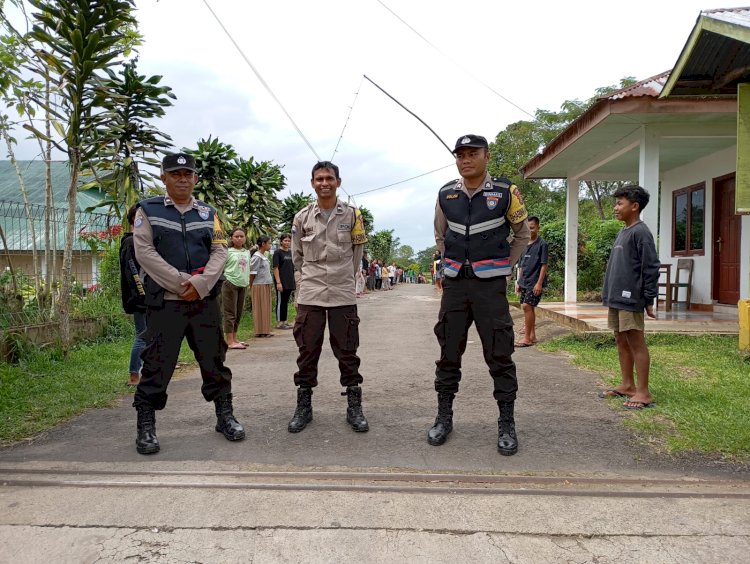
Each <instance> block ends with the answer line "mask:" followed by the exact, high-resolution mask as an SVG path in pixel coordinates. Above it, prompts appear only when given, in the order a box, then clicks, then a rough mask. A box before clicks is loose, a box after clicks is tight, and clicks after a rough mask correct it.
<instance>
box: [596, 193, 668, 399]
mask: <svg viewBox="0 0 750 564" xmlns="http://www.w3.org/2000/svg"><path fill="white" fill-rule="evenodd" d="M614 196H615V209H614V215H615V219H619V220H620V221H623V222H625V227H623V229H622V231H620V233H618V235H617V239H616V240H615V244H614V246H613V247H612V253H611V254H610V255H609V262H608V263H607V272H606V274H605V275H604V287H603V288H602V301H603V303H604V305H605V306H608V307H609V320H608V321H609V323H608V325H609V328H610V329H613V330H614V332H615V340H616V342H617V352H618V355H619V357H620V372H621V373H622V384H620V385H619V386H617V387H615V388H612V389H609V390H602V391H601V392H599V396H600V397H626V398H627V401H626V402H625V403H624V404H623V407H624V408H625V409H643V408H646V407H653V406H654V405H655V404H654V400H653V398H652V397H651V392H649V389H648V372H649V367H650V364H651V356H650V355H649V352H648V346H647V345H646V339H645V337H644V329H645V325H644V321H645V318H644V316H643V310H644V309H645V310H646V315H648V316H649V317H652V318H656V315H655V314H654V299H655V298H656V295H657V290H658V286H657V284H658V281H659V257H658V255H657V254H656V246H655V245H654V237H653V235H652V234H651V231H649V229H648V227H646V224H645V223H643V222H642V221H641V219H640V214H641V211H642V210H643V208H645V207H646V205H647V204H648V201H649V194H648V192H647V191H646V190H644V189H643V188H641V187H640V186H622V187H621V188H618V189H617V190H615V193H614ZM634 368H635V372H636V373H637V374H638V382H637V384H636V382H635V379H634V372H633V369H634Z"/></svg>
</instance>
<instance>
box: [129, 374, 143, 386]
mask: <svg viewBox="0 0 750 564" xmlns="http://www.w3.org/2000/svg"><path fill="white" fill-rule="evenodd" d="M140 379H141V378H140V376H139V375H138V373H137V372H135V373H131V374H130V378H129V379H128V386H137V385H138V382H139V381H140Z"/></svg>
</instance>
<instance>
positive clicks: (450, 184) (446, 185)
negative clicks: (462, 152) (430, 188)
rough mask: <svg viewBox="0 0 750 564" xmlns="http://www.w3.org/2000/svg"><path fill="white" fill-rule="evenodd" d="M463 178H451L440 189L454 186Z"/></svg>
mask: <svg viewBox="0 0 750 564" xmlns="http://www.w3.org/2000/svg"><path fill="white" fill-rule="evenodd" d="M459 180H461V179H460V178H456V179H455V180H451V181H450V182H447V183H446V184H443V185H442V186H441V188H440V190H445V189H446V188H453V187H454V186H455V185H456V184H458V181H459Z"/></svg>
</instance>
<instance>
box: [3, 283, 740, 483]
mask: <svg viewBox="0 0 750 564" xmlns="http://www.w3.org/2000/svg"><path fill="white" fill-rule="evenodd" d="M439 299H440V298H439V295H438V293H437V291H436V290H435V289H434V288H433V287H432V286H429V285H401V286H398V287H397V288H396V289H395V290H394V291H391V292H376V293H371V294H368V295H367V296H365V297H363V298H361V299H360V300H359V301H358V305H359V313H360V317H361V319H362V322H361V326H360V327H361V333H360V341H361V343H360V356H361V358H362V367H361V372H362V374H363V376H364V378H365V381H364V384H363V390H364V410H365V414H366V415H367V418H368V420H369V422H370V429H371V430H370V432H369V433H365V434H356V433H354V432H353V431H352V430H351V428H350V427H349V426H348V424H347V423H346V419H345V411H346V398H344V397H342V396H341V395H340V392H341V390H342V388H341V386H340V385H339V383H338V370H337V366H336V361H335V359H334V358H333V355H332V354H331V352H330V348H329V347H328V344H327V343H326V347H325V348H324V352H323V356H322V358H321V363H320V368H321V370H320V385H319V386H318V388H316V389H315V393H314V395H313V407H314V421H313V422H312V423H311V424H310V425H309V426H308V428H307V429H306V430H304V431H303V432H301V433H299V434H290V433H288V432H287V430H286V426H287V422H288V420H289V418H290V417H291V415H292V413H293V411H294V406H295V397H296V395H295V394H296V392H295V387H294V385H293V382H292V374H293V373H294V371H295V368H296V364H295V359H296V346H295V343H294V340H293V337H292V335H291V331H277V332H276V336H275V337H274V338H272V339H259V340H254V341H252V343H251V345H250V347H249V348H248V349H247V350H244V351H240V350H233V351H229V354H228V359H227V364H228V365H229V366H230V367H231V369H232V371H233V373H234V394H235V413H236V415H237V417H238V419H239V420H240V421H241V422H242V423H243V424H244V425H245V427H246V430H247V439H246V440H244V441H242V442H239V443H230V442H228V441H226V440H225V439H224V438H223V437H222V436H221V435H220V434H219V433H216V432H215V431H214V428H213V426H214V422H215V418H214V414H213V405H212V404H207V403H206V402H205V401H204V400H203V398H202V397H201V395H200V376H199V374H198V372H197V369H196V368H194V367H188V368H183V369H181V370H180V371H178V373H177V375H176V377H175V379H174V380H173V382H172V384H171V385H170V388H169V401H168V403H167V407H166V409H165V410H164V411H161V412H158V413H157V430H158V435H159V439H160V441H161V447H162V450H161V452H159V453H158V454H156V455H152V456H148V457H146V456H142V455H139V454H137V453H136V451H135V445H134V438H135V411H134V410H133V408H132V407H131V406H130V403H131V398H130V397H129V396H128V397H124V398H123V399H122V400H121V401H120V402H119V403H118V405H117V406H115V407H113V408H111V409H96V410H91V411H89V412H88V413H86V414H84V415H82V416H80V417H77V418H75V419H74V420H72V421H69V422H67V423H65V424H63V425H61V426H59V427H58V428H56V429H54V430H53V431H51V432H48V433H45V434H43V435H41V436H39V437H37V438H35V439H34V440H32V441H29V442H26V443H21V444H17V445H14V446H11V447H7V448H4V449H2V450H0V462H2V461H9V462H11V461H12V462H20V461H26V462H31V461H35V462H39V463H47V462H52V461H64V462H75V461H80V462H86V463H97V464H99V463H101V464H103V465H112V464H114V465H118V464H127V465H129V466H130V465H136V466H137V467H144V466H145V465H148V464H153V463H154V462H158V463H159V464H161V465H167V466H169V467H171V468H191V467H194V466H201V467H203V468H205V467H206V466H207V465H208V466H210V465H211V464H212V463H213V464H221V465H223V466H225V465H229V466H231V467H234V468H241V469H249V468H260V467H266V468H268V467H273V468H289V469H292V468H305V469H311V468H325V469H333V468H376V469H377V468H381V469H405V470H414V471H458V472H490V473H512V474H522V473H523V474H538V475H604V476H606V475H623V476H654V477H667V476H674V477H684V476H695V477H699V476H720V475H723V476H728V477H729V476H731V477H734V478H737V477H739V475H738V473H742V474H743V475H746V474H745V472H746V468H738V467H735V466H732V465H729V464H725V463H721V462H719V461H711V460H704V459H701V458H696V457H682V458H674V457H670V456H668V455H666V454H663V453H662V452H660V451H659V450H658V449H656V448H654V447H652V446H649V445H646V444H641V443H639V442H638V441H637V440H635V438H634V437H633V436H632V434H631V433H630V431H628V430H627V428H626V427H625V426H624V425H623V419H624V418H626V417H631V416H632V414H630V413H629V412H625V411H620V410H616V409H613V408H612V407H610V405H609V404H608V403H607V402H606V401H604V400H600V399H598V398H597V396H596V392H597V390H598V389H599V387H600V383H599V381H598V376H597V375H595V374H593V373H590V372H586V371H582V370H579V369H577V368H574V367H572V366H571V365H570V364H569V363H568V361H567V359H566V358H565V356H563V355H558V354H549V353H544V352H542V351H540V350H539V349H538V348H537V347H529V348H523V349H519V350H518V351H517V352H516V354H515V355H514V359H515V361H516V364H517V367H518V377H519V395H518V401H517V404H516V421H517V429H518V436H519V442H520V449H519V452H518V454H517V455H515V456H512V457H503V456H500V455H499V454H498V452H497V450H496V438H497V423H496V419H497V405H496V404H495V402H494V401H493V398H492V381H491V378H490V377H489V375H488V372H487V368H486V365H485V364H484V360H483V358H482V354H481V344H480V342H479V338H478V335H477V334H476V332H475V330H474V329H473V328H472V330H471V333H470V337H469V344H468V347H467V351H466V354H465V356H464V367H463V374H464V376H463V381H462V385H461V390H460V393H459V394H458V396H457V398H456V402H455V405H454V411H455V416H454V427H455V429H454V431H453V434H452V435H451V436H450V438H449V440H448V441H447V442H446V444H444V445H442V446H439V447H433V446H430V445H429V444H428V443H427V441H426V432H427V429H428V428H429V427H430V426H431V425H432V422H433V420H434V417H435V411H436V395H435V392H434V388H433V379H434V361H435V359H436V358H437V356H438V345H437V342H436V339H435V336H434V334H433V332H432V327H433V325H434V321H435V320H436V318H437V311H438V307H439ZM513 315H514V318H515V319H516V323H517V325H518V326H519V327H520V325H521V324H522V314H521V312H520V310H518V309H515V308H514V309H513ZM566 331H567V329H566V328H563V327H560V326H558V325H555V324H554V323H552V322H550V321H549V320H545V319H539V323H538V336H539V339H540V340H542V341H543V340H546V339H549V338H551V337H553V336H555V335H559V334H562V333H565V332H566ZM123 373H124V371H123Z"/></svg>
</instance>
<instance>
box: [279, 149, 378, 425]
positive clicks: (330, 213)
mask: <svg viewBox="0 0 750 564" xmlns="http://www.w3.org/2000/svg"><path fill="white" fill-rule="evenodd" d="M311 184H312V187H313V189H314V190H315V194H316V195H317V200H316V201H315V202H314V203H312V204H310V205H308V206H306V207H305V208H303V209H302V210H300V211H299V212H298V213H297V215H295V216H294V222H293V228H292V257H293V260H294V266H295V268H296V269H297V270H298V271H299V272H300V273H301V281H300V284H299V307H298V310H297V319H296V321H295V323H294V332H293V334H294V339H295V341H296V342H297V346H298V347H299V356H298V358H297V366H298V368H299V370H298V371H297V372H295V374H294V384H295V385H296V386H297V408H296V410H295V412H294V416H293V417H292V419H291V421H289V426H288V430H289V432H290V433H298V432H300V431H302V430H303V429H304V428H305V427H306V426H307V424H308V423H309V422H310V421H312V418H313V410H312V393H313V388H314V387H315V386H317V385H318V360H319V359H320V353H321V350H322V348H323V335H324V331H325V328H326V318H327V320H328V330H329V333H330V342H331V349H333V354H334V356H335V357H336V359H337V360H338V362H339V370H340V372H341V377H340V382H341V385H342V386H344V387H345V388H346V391H345V392H344V393H342V395H346V396H347V404H348V408H347V410H346V420H347V422H348V423H349V424H350V425H351V426H352V428H353V429H354V430H355V431H357V432H360V433H361V432H365V431H368V430H369V425H368V423H367V419H366V418H365V415H364V413H362V388H361V387H360V384H361V383H362V381H363V378H362V375H361V374H360V373H359V364H360V359H359V357H358V356H357V347H358V346H359V317H358V316H357V296H356V293H355V285H354V277H355V274H356V273H357V271H358V270H359V269H360V268H361V262H362V251H363V245H364V244H365V243H366V242H367V236H366V234H365V228H364V222H363V220H362V214H361V213H360V212H359V210H358V209H357V208H355V207H354V206H352V205H349V204H346V203H344V202H342V201H341V200H339V199H338V198H337V197H336V191H337V190H338V188H339V186H341V177H340V176H339V168H338V166H336V165H335V164H333V163H332V162H329V161H322V162H318V163H316V164H315V165H314V166H313V169H312V180H311Z"/></svg>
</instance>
